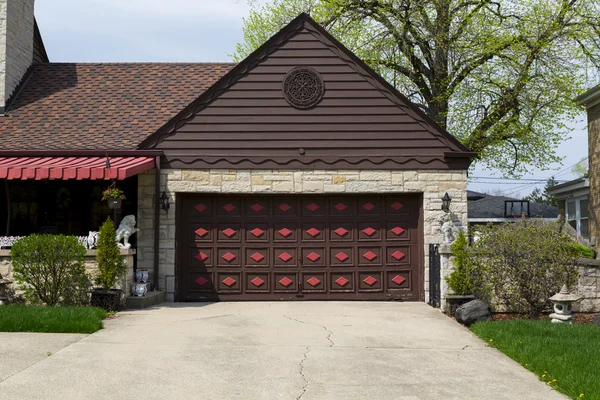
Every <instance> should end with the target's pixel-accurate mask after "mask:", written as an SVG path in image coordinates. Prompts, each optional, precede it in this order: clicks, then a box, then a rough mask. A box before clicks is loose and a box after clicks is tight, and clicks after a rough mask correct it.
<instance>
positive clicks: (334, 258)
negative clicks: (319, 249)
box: [329, 246, 355, 268]
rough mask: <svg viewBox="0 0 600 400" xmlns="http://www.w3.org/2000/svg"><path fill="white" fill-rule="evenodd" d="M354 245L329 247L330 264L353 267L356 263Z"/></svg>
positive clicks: (332, 265)
mask: <svg viewBox="0 0 600 400" xmlns="http://www.w3.org/2000/svg"><path fill="white" fill-rule="evenodd" d="M354 262H355V255H354V248H353V247H337V246H336V247H329V265H330V266H331V267H339V268H344V267H351V266H353V265H354Z"/></svg>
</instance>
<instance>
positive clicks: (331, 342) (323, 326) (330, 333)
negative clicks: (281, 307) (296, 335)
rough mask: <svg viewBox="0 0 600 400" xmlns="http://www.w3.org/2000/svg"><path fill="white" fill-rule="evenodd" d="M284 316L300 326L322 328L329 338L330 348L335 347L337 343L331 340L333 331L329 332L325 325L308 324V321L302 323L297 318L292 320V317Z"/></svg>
mask: <svg viewBox="0 0 600 400" xmlns="http://www.w3.org/2000/svg"><path fill="white" fill-rule="evenodd" d="M283 316H284V317H285V318H287V319H289V320H290V321H295V322H298V323H300V324H306V325H314V326H319V327H321V328H323V329H324V330H325V332H327V337H326V339H327V340H328V341H329V347H333V346H334V345H335V343H333V340H331V336H333V331H331V330H329V329H328V328H327V327H326V326H325V325H321V324H316V323H314V322H306V321H300V320H299V319H296V318H292V317H290V316H287V315H285V314H283Z"/></svg>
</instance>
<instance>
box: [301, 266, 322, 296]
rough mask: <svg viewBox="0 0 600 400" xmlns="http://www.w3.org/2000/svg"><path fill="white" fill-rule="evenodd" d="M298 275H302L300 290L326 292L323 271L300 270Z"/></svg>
mask: <svg viewBox="0 0 600 400" xmlns="http://www.w3.org/2000/svg"><path fill="white" fill-rule="evenodd" d="M300 276H301V277H302V292H318V293H325V292H326V288H327V282H326V279H325V277H326V274H325V272H316V271H310V272H301V273H300Z"/></svg>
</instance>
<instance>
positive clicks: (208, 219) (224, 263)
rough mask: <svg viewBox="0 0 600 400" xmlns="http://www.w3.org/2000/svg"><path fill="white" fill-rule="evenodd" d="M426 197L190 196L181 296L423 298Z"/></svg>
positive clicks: (184, 219) (183, 216)
mask: <svg viewBox="0 0 600 400" xmlns="http://www.w3.org/2000/svg"><path fill="white" fill-rule="evenodd" d="M420 216H421V198H420V197H419V196H404V195H386V196H383V195H371V196H368V195H365V196H354V197H350V196H348V197H344V196H299V197H289V196H270V197H268V196H256V197H255V196H207V195H187V196H182V200H181V201H180V202H179V204H178V220H177V224H178V230H177V235H178V237H177V242H178V243H179V245H178V249H177V251H178V254H177V271H178V276H177V299H178V300H179V301H204V300H387V299H402V300H422V299H423V266H422V263H423V255H422V251H421V243H422V241H423V238H422V235H423V234H422V230H421V227H420V221H421V218H420Z"/></svg>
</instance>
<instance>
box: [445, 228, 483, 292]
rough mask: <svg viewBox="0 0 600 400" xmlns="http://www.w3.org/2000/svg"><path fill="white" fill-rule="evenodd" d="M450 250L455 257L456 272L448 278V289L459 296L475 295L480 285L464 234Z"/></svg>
mask: <svg viewBox="0 0 600 400" xmlns="http://www.w3.org/2000/svg"><path fill="white" fill-rule="evenodd" d="M450 250H451V251H452V255H453V256H454V259H453V260H452V263H453V264H454V271H452V273H451V274H450V276H448V277H447V278H446V282H448V287H449V288H450V289H451V290H452V292H454V294H457V295H465V294H473V293H475V292H476V291H477V288H478V285H477V284H476V282H475V276H474V275H473V271H472V268H471V265H470V260H469V257H468V251H469V240H468V239H467V236H466V235H465V234H464V233H463V232H460V233H459V234H458V237H457V238H456V240H455V241H454V243H452V245H451V246H450Z"/></svg>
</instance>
